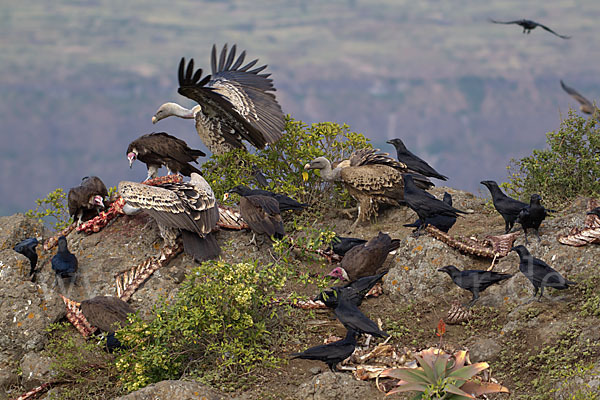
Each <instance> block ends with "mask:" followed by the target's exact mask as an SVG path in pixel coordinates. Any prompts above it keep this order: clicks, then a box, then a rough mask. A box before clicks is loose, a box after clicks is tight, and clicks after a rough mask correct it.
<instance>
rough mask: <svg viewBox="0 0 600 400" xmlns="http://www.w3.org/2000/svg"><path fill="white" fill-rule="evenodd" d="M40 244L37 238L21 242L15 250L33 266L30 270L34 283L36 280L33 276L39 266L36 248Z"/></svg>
mask: <svg viewBox="0 0 600 400" xmlns="http://www.w3.org/2000/svg"><path fill="white" fill-rule="evenodd" d="M38 244H39V242H38V240H37V239H36V238H29V239H25V240H22V241H20V242H19V243H17V245H16V246H15V247H14V250H15V251H16V252H17V253H21V254H23V255H24V256H25V257H27V258H28V259H29V264H30V266H31V268H30V270H29V277H30V278H31V280H32V281H33V280H34V279H33V274H34V272H35V266H36V265H37V260H38V255H37V252H36V251H35V246H37V245H38Z"/></svg>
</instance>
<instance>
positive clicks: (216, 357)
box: [116, 261, 286, 391]
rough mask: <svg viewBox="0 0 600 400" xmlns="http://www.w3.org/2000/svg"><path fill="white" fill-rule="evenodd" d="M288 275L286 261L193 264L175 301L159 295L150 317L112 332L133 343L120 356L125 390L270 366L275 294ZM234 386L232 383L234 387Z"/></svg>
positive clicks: (221, 378) (224, 377)
mask: <svg viewBox="0 0 600 400" xmlns="http://www.w3.org/2000/svg"><path fill="white" fill-rule="evenodd" d="M285 281H286V271H285V270H284V268H283V266H281V265H277V264H272V265H266V266H264V267H259V265H258V264H257V263H255V262H252V263H251V262H244V263H238V264H229V263H225V262H222V261H207V262H204V263H202V264H201V265H200V266H198V267H197V268H195V269H194V270H192V272H191V273H190V274H189V275H188V276H187V277H186V280H185V281H184V282H183V283H182V286H181V288H180V290H179V292H178V293H177V296H176V299H175V300H174V302H173V304H169V303H168V302H167V301H163V302H162V303H161V304H160V305H158V306H157V307H156V309H155V310H154V317H153V319H151V320H150V321H147V322H146V321H143V320H142V319H141V318H139V317H134V319H133V321H132V324H131V325H130V326H127V327H125V328H123V329H121V330H120V331H119V332H118V333H117V335H118V338H119V340H120V341H121V342H122V343H123V345H124V346H125V347H126V348H128V349H130V350H127V351H125V352H123V353H122V354H121V355H120V356H119V358H118V360H117V364H116V365H117V369H118V370H119V372H120V373H121V381H122V382H123V385H124V386H125V388H126V389H127V390H129V391H133V390H137V389H139V388H141V387H144V386H146V385H148V384H150V383H154V382H158V381H160V380H164V379H178V378H180V377H181V376H182V375H183V374H184V373H185V374H187V375H191V376H194V377H195V378H197V379H198V380H200V381H202V382H204V383H207V384H216V383H218V384H219V386H220V387H221V388H224V389H228V388H229V387H227V385H226V384H227V383H228V382H234V381H235V382H237V383H238V385H239V382H240V381H241V380H243V378H242V377H241V375H245V376H247V377H250V374H248V372H249V371H250V370H251V369H252V368H254V367H256V366H258V365H265V364H266V365H272V364H273V363H275V362H276V361H277V359H276V358H275V357H274V356H273V354H272V350H271V346H270V340H274V338H272V337H271V335H275V336H276V332H274V331H273V330H276V329H279V328H278V326H277V324H275V320H274V318H275V316H276V315H275V310H274V309H272V308H270V307H269V305H270V301H271V299H272V297H273V295H274V293H275V292H276V291H278V290H280V289H281V288H282V287H283V285H284V283H285ZM235 387H239V386H234V387H232V388H235Z"/></svg>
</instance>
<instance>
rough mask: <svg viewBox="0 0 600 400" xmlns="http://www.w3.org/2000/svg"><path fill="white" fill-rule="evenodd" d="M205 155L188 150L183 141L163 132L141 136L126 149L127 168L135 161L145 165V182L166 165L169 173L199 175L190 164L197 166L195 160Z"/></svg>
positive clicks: (201, 152) (198, 151) (197, 151)
mask: <svg viewBox="0 0 600 400" xmlns="http://www.w3.org/2000/svg"><path fill="white" fill-rule="evenodd" d="M205 155H206V154H204V152H203V151H200V150H194V149H190V148H189V147H188V145H187V143H186V142H185V141H183V140H181V139H178V138H176V137H175V136H172V135H169V134H168V133H165V132H154V133H148V134H146V135H142V136H140V137H139V138H137V139H135V140H134V141H133V142H131V143H129V146H128V147H127V159H128V160H129V167H130V168H131V165H132V164H133V161H134V160H135V159H138V160H140V161H141V162H143V163H144V164H146V167H147V168H148V177H147V178H146V180H148V179H150V178H156V176H157V173H158V169H159V168H160V167H162V166H163V165H166V167H167V170H168V171H169V173H171V172H174V173H181V174H182V175H185V176H190V174H191V173H192V172H195V173H197V174H199V173H200V171H199V170H198V169H197V168H196V167H194V166H193V165H190V163H191V162H195V163H196V164H198V161H196V159H197V158H198V157H204V156H205Z"/></svg>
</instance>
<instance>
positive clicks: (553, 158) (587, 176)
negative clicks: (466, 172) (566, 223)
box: [503, 110, 600, 205]
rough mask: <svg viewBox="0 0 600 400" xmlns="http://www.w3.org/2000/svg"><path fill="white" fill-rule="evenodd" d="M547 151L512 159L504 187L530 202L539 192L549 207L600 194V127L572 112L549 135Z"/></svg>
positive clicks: (534, 152)
mask: <svg viewBox="0 0 600 400" xmlns="http://www.w3.org/2000/svg"><path fill="white" fill-rule="evenodd" d="M546 138H547V139H546V142H547V144H548V148H547V149H544V150H533V154H532V155H531V156H528V157H525V158H523V159H521V160H512V162H511V165H510V166H509V167H508V169H509V179H510V183H508V184H504V185H503V186H504V187H505V188H506V189H508V191H509V192H512V194H513V195H517V196H519V197H523V198H524V200H526V201H529V195H530V194H532V193H538V194H540V195H541V196H542V198H543V199H544V201H545V202H546V203H547V204H554V205H561V204H564V203H565V202H566V201H568V200H569V199H572V198H574V197H576V196H578V195H586V196H593V195H597V194H600V180H599V177H600V126H599V125H598V121H597V120H596V119H594V118H589V119H585V118H583V117H580V116H578V115H576V114H575V112H574V111H573V110H570V111H569V116H568V118H566V119H565V120H563V121H562V122H561V125H560V128H559V129H558V131H554V132H549V133H548V134H546Z"/></svg>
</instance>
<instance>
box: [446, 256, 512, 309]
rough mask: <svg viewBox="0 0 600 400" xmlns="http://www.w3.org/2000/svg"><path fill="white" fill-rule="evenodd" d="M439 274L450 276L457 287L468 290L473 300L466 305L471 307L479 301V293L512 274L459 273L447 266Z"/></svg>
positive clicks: (454, 268)
mask: <svg viewBox="0 0 600 400" xmlns="http://www.w3.org/2000/svg"><path fill="white" fill-rule="evenodd" d="M438 271H439V272H445V273H447V274H448V275H450V278H452V281H453V282H454V283H455V284H456V285H457V286H459V287H461V288H463V289H466V290H468V291H469V292H471V293H472V294H473V299H472V300H471V301H470V302H469V303H468V304H467V307H471V306H472V305H473V304H475V302H476V301H477V300H478V299H479V293H480V292H483V291H484V290H485V289H487V288H488V287H490V286H491V285H493V284H494V283H499V282H501V281H503V280H505V279H509V278H512V276H513V275H512V274H501V273H499V272H493V271H482V270H477V269H473V270H464V271H460V270H459V269H458V268H456V267H455V266H454V265H447V266H445V267H444V268H440V269H438Z"/></svg>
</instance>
